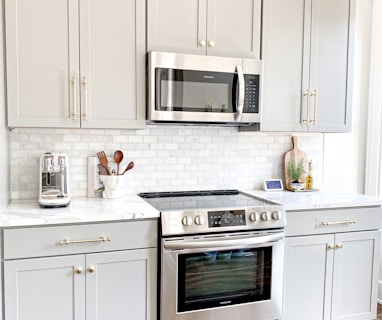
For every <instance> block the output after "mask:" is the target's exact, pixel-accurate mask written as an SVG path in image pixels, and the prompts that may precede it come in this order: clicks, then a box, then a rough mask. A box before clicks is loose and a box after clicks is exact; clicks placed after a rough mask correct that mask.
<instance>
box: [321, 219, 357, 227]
mask: <svg viewBox="0 0 382 320" xmlns="http://www.w3.org/2000/svg"><path fill="white" fill-rule="evenodd" d="M356 223H357V221H355V220H344V221H333V222H329V221H322V222H321V225H322V226H325V227H326V226H332V225H338V224H356Z"/></svg>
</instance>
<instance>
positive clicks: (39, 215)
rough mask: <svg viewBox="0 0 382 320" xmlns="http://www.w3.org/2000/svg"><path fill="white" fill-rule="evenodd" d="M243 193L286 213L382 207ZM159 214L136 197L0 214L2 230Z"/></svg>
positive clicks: (20, 205)
mask: <svg viewBox="0 0 382 320" xmlns="http://www.w3.org/2000/svg"><path fill="white" fill-rule="evenodd" d="M243 192H245V193H247V194H251V195H254V196H256V197H260V198H263V199H266V200H269V201H273V202H276V203H279V204H282V205H284V206H285V209H286V210H287V211H288V210H289V211H293V210H312V209H330V208H346V207H365V206H381V205H382V200H381V199H378V198H374V197H369V196H365V195H362V194H348V193H341V192H337V191H313V192H290V191H267V192H266V191H261V190H245V191H243ZM159 214H160V213H159V211H158V210H156V209H155V208H153V207H152V206H150V205H149V204H148V203H146V202H145V201H144V200H143V199H141V198H140V197H139V196H137V195H128V196H125V197H124V198H122V199H103V198H74V199H72V201H71V203H70V206H69V207H66V208H50V209H49V208H40V207H39V204H38V201H37V200H28V201H27V200H20V201H11V202H10V204H9V205H8V207H7V209H6V210H5V211H4V212H3V213H2V214H0V227H20V226H34V225H51V224H72V223H88V222H110V221H124V220H135V219H157V218H159Z"/></svg>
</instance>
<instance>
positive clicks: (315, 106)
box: [309, 89, 317, 126]
mask: <svg viewBox="0 0 382 320" xmlns="http://www.w3.org/2000/svg"><path fill="white" fill-rule="evenodd" d="M310 96H313V97H314V109H313V120H309V122H311V123H313V125H314V126H315V125H316V122H317V89H314V90H313V93H311V94H310Z"/></svg>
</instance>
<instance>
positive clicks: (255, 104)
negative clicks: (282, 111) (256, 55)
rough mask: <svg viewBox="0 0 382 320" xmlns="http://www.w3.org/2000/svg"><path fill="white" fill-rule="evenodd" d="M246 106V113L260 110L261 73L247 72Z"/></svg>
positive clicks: (244, 110) (245, 76)
mask: <svg viewBox="0 0 382 320" xmlns="http://www.w3.org/2000/svg"><path fill="white" fill-rule="evenodd" d="M244 82H245V93H244V108H243V112H245V113H258V112H259V75H253V74H245V75H244Z"/></svg>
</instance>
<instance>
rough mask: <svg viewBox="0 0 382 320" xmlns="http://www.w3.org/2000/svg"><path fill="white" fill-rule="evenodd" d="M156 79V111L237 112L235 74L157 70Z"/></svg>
mask: <svg viewBox="0 0 382 320" xmlns="http://www.w3.org/2000/svg"><path fill="white" fill-rule="evenodd" d="M156 79H157V80H156V83H157V84H156V88H155V90H156V96H157V97H159V99H157V101H156V106H155V109H156V110H161V111H182V112H217V113H221V112H229V113H232V112H233V108H234V107H233V105H234V101H235V99H236V93H235V92H236V91H235V90H236V82H237V76H236V75H235V74H234V73H224V72H204V71H191V70H177V69H161V68H157V69H156ZM233 99H234V100H233Z"/></svg>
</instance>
